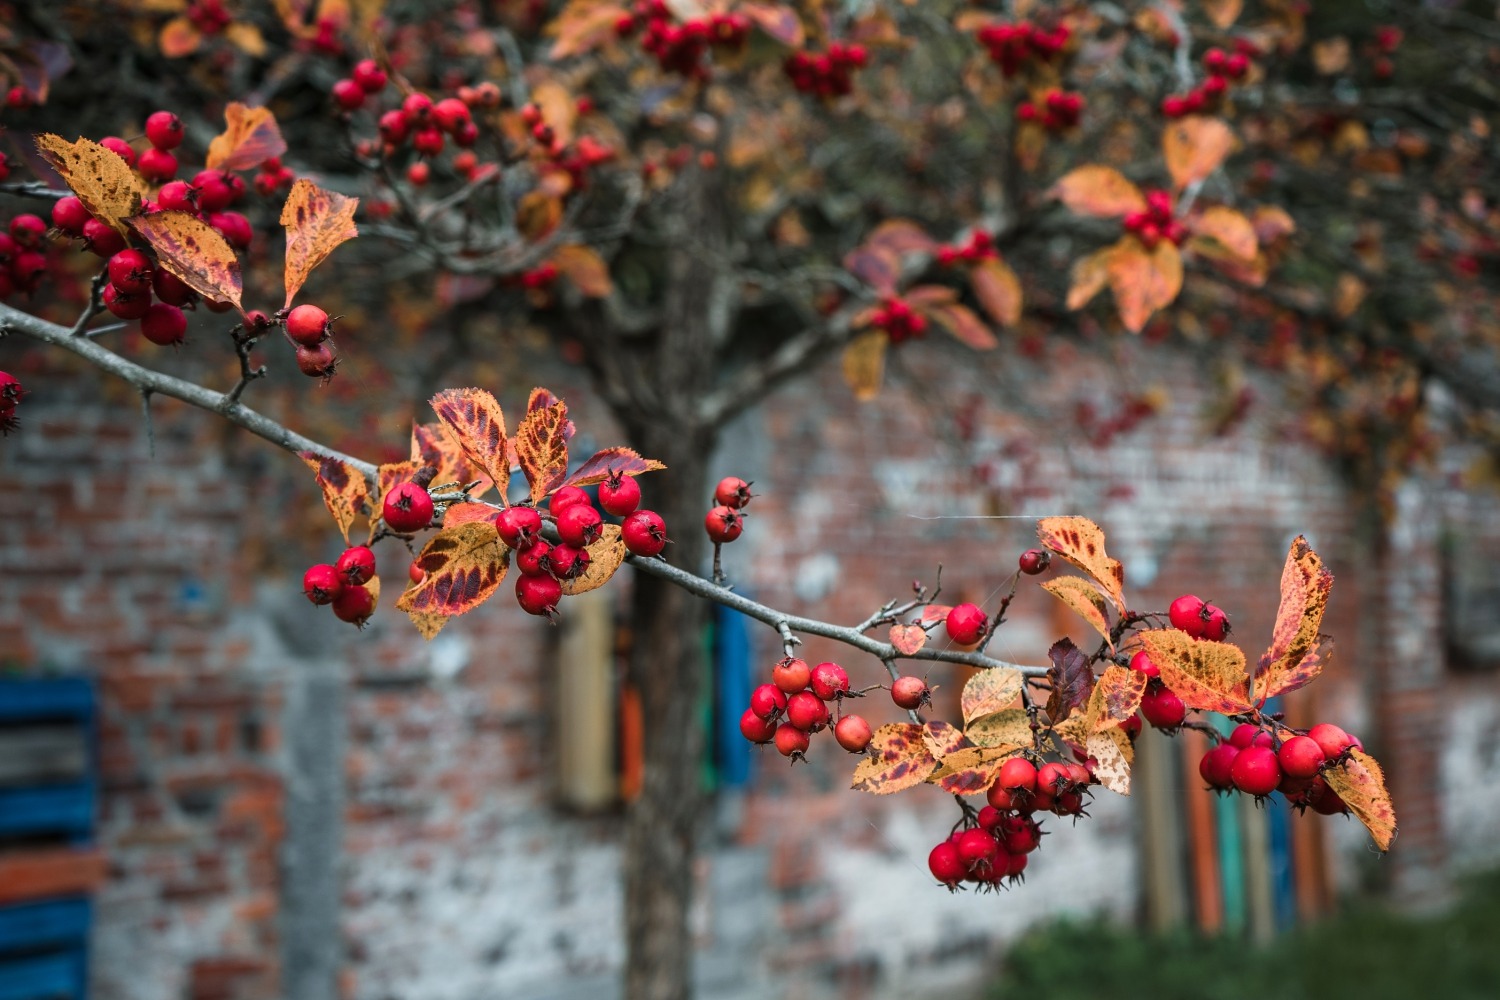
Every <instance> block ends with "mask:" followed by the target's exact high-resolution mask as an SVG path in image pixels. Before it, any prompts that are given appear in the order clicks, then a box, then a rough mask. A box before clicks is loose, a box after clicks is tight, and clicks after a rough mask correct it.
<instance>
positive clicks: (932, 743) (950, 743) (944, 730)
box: [922, 719, 974, 760]
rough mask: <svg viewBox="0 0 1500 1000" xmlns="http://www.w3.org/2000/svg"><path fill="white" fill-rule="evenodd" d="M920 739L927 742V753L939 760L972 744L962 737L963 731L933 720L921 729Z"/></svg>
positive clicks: (939, 720)
mask: <svg viewBox="0 0 1500 1000" xmlns="http://www.w3.org/2000/svg"><path fill="white" fill-rule="evenodd" d="M922 739H924V740H925V741H926V742H927V752H928V753H930V754H932V755H933V756H934V757H937V758H938V759H939V760H941V759H942V758H944V757H946V756H948V755H949V754H950V753H953V752H954V751H956V750H963V749H964V748H965V747H971V746H973V745H974V744H972V743H970V742H969V738H968V737H967V736H965V735H964V731H963V730H962V729H959V728H958V727H957V726H955V725H952V724H950V723H947V722H943V721H942V720H941V719H937V720H934V721H932V722H929V723H927V724H926V725H925V726H923V727H922Z"/></svg>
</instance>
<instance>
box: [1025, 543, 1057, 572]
mask: <svg viewBox="0 0 1500 1000" xmlns="http://www.w3.org/2000/svg"><path fill="white" fill-rule="evenodd" d="M1019 562H1020V569H1021V572H1022V573H1025V574H1026V575H1027V576H1037V575H1038V574H1041V573H1045V572H1047V567H1048V566H1051V565H1052V553H1051V552H1048V551H1047V550H1046V549H1027V550H1026V551H1025V552H1022V553H1021V558H1020V560H1019Z"/></svg>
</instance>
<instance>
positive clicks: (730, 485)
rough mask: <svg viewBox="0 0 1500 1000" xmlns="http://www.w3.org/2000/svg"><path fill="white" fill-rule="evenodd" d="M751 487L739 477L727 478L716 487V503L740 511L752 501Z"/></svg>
mask: <svg viewBox="0 0 1500 1000" xmlns="http://www.w3.org/2000/svg"><path fill="white" fill-rule="evenodd" d="M750 485H751V484H750V483H747V482H745V481H744V480H743V479H741V478H740V477H739V476H727V477H725V478H724V479H721V480H719V485H718V486H715V487H714V503H716V504H718V505H719V506H721V507H733V508H734V509H735V510H739V509H741V508H742V507H744V506H745V504H747V503H749V502H750V500H751V497H752V494H751V492H750Z"/></svg>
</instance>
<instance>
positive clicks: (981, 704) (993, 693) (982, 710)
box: [959, 668, 1026, 725]
mask: <svg viewBox="0 0 1500 1000" xmlns="http://www.w3.org/2000/svg"><path fill="white" fill-rule="evenodd" d="M1025 681H1026V679H1025V677H1023V676H1022V675H1021V672H1020V671H1019V670H1007V669H1003V668H993V669H990V670H981V671H979V672H978V673H977V674H975V675H974V676H973V677H970V678H969V680H968V683H966V684H965V685H964V693H963V696H962V697H961V698H960V699H959V704H960V707H961V708H962V710H963V716H964V725H968V724H969V723H971V722H973V721H974V720H975V719H977V718H979V717H980V716H985V715H994V714H995V713H996V712H999V711H1001V710H1003V709H1004V708H1005V707H1006V706H1007V705H1009V704H1010V703H1011V702H1013V701H1015V700H1016V696H1017V695H1019V694H1020V693H1021V687H1022V685H1023V684H1024V683H1025Z"/></svg>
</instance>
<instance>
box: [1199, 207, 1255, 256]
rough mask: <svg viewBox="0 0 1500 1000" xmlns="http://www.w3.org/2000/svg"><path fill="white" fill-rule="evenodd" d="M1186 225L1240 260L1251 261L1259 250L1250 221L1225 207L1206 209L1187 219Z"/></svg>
mask: <svg viewBox="0 0 1500 1000" xmlns="http://www.w3.org/2000/svg"><path fill="white" fill-rule="evenodd" d="M1188 224H1189V226H1190V227H1191V228H1192V230H1193V232H1195V233H1197V234H1198V235H1199V236H1207V237H1210V238H1212V239H1215V240H1218V241H1219V243H1221V244H1222V245H1223V247H1224V249H1226V250H1228V251H1229V252H1230V253H1232V254H1234V255H1235V256H1236V257H1239V258H1241V259H1242V260H1251V259H1253V258H1254V257H1255V255H1256V253H1258V252H1259V250H1260V245H1259V242H1258V241H1257V240H1256V238H1255V227H1254V226H1253V225H1251V224H1250V220H1249V219H1247V218H1245V217H1244V216H1243V215H1242V214H1240V213H1239V212H1236V211H1235V210H1234V209H1232V208H1228V207H1227V206H1224V205H1214V206H1213V207H1211V208H1206V209H1204V210H1203V212H1202V213H1201V214H1199V215H1196V216H1194V217H1193V218H1191V219H1189V220H1188Z"/></svg>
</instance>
